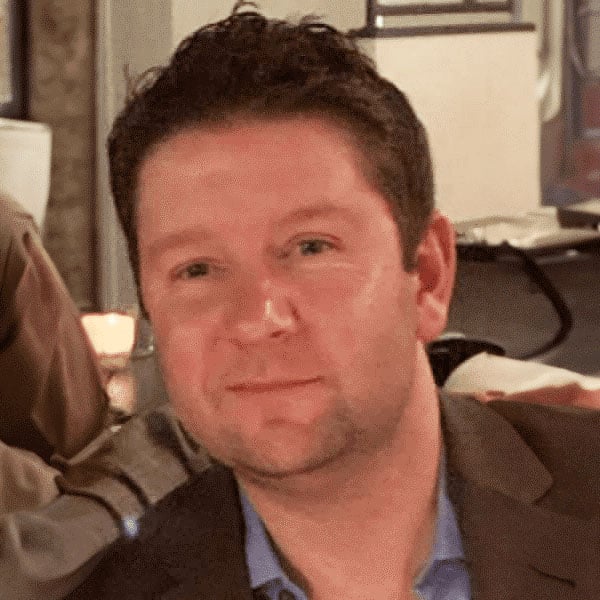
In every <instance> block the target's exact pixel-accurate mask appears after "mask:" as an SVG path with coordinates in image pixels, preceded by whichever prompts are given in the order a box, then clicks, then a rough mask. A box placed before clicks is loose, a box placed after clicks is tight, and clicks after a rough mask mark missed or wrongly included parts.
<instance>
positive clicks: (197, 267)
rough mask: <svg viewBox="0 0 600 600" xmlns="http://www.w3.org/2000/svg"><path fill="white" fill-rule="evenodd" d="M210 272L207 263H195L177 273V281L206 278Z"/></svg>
mask: <svg viewBox="0 0 600 600" xmlns="http://www.w3.org/2000/svg"><path fill="white" fill-rule="evenodd" d="M209 272H210V266H209V264H208V263H205V262H195V263H190V264H189V265H186V266H185V267H183V268H182V269H179V270H178V271H177V273H176V274H175V275H176V278H177V279H201V278H202V277H206V276H207V275H208V274H209Z"/></svg>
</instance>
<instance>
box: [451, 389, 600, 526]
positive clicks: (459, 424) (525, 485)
mask: <svg viewBox="0 0 600 600" xmlns="http://www.w3.org/2000/svg"><path fill="white" fill-rule="evenodd" d="M441 410H442V423H443V427H444V438H445V443H446V448H447V452H448V454H449V459H450V462H451V464H452V465H453V466H454V467H455V469H456V471H457V472H458V473H459V474H460V476H461V477H462V478H464V479H465V480H467V481H471V482H476V483H477V484H478V485H479V486H481V487H486V488H492V489H497V490H499V491H502V492H503V493H508V494H509V495H511V494H512V495H514V496H515V497H521V498H524V497H529V498H530V500H534V501H540V500H541V498H542V497H543V503H549V508H551V509H552V510H554V511H556V512H565V513H571V514H577V515H579V516H582V517H585V516H588V517H591V516H598V514H599V508H598V507H600V462H599V461H598V456H599V455H600V411H597V410H590V409H585V408H577V407H570V406H546V405H543V404H527V403H524V402H512V401H505V400H499V401H493V402H488V403H485V404H484V403H481V402H479V401H478V400H476V399H473V398H470V397H466V396H456V395H444V396H442V398H441ZM507 490H508V492H507Z"/></svg>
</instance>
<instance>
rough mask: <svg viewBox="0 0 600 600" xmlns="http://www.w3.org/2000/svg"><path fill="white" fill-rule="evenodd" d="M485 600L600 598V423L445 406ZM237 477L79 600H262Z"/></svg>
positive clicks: (121, 551)
mask: <svg viewBox="0 0 600 600" xmlns="http://www.w3.org/2000/svg"><path fill="white" fill-rule="evenodd" d="M441 412H442V421H443V428H444V439H445V445H446V452H447V457H448V469H449V476H448V482H449V493H450V497H451V500H452V502H453V504H454V506H455V508H456V510H457V515H458V519H459V524H460V528H461V531H462V535H463V542H464V546H465V552H466V555H467V561H468V569H469V572H470V575H471V578H472V591H473V598H474V599H475V600H527V599H535V600H545V599H546V600H557V599H560V600H575V599H577V600H586V599H587V600H597V599H598V598H599V597H600V521H599V519H600V412H595V411H589V410H585V409H576V408H558V407H548V406H536V405H527V404H519V403H513V402H502V401H497V402H491V403H489V404H487V405H486V404H481V403H480V402H478V401H476V400H473V399H470V398H464V397H445V398H443V399H442V401H441ZM243 539H244V529H243V519H242V516H241V513H240V506H239V499H238V495H237V487H236V484H235V480H234V478H233V475H232V474H231V472H230V471H229V470H228V469H226V468H225V467H223V466H221V465H218V464H213V465H212V466H209V467H207V468H205V469H204V470H203V471H201V472H200V473H199V474H197V475H195V476H194V477H193V478H192V479H191V480H190V481H189V482H188V483H187V484H185V485H184V486H182V487H180V488H179V489H177V490H176V491H175V492H174V493H172V494H171V495H170V496H168V497H167V498H166V499H165V500H163V501H162V502H161V503H159V504H158V505H157V507H156V508H155V509H153V510H151V511H149V512H148V513H147V514H146V516H145V518H144V519H143V520H142V522H141V529H140V533H139V535H138V536H137V537H135V538H133V539H132V540H124V541H121V542H119V543H118V544H117V545H116V546H115V547H114V548H113V549H112V550H111V551H110V552H109V554H108V556H107V557H106V558H105V559H104V560H103V561H102V562H101V564H100V565H99V567H98V568H97V569H96V570H95V571H94V573H93V574H92V576H91V577H90V578H89V579H88V580H87V581H86V582H85V583H84V584H83V585H82V586H80V587H79V588H78V589H77V590H76V591H75V592H73V594H72V595H71V596H69V598H71V599H78V600H86V599H90V600H92V599H93V600H102V599H104V600H111V599H115V600H117V599H118V600H121V599H122V598H127V599H128V600H136V599H137V600H142V599H144V600H148V599H151V598H152V599H156V600H159V599H160V600H194V599H198V600H200V599H202V600H209V599H210V600H251V598H252V593H251V590H250V588H249V584H248V574H247V569H246V565H245V558H244V546H243Z"/></svg>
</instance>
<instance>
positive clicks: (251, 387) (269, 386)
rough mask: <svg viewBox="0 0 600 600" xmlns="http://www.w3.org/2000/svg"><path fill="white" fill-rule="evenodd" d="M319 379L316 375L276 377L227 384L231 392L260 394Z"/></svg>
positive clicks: (290, 387)
mask: <svg viewBox="0 0 600 600" xmlns="http://www.w3.org/2000/svg"><path fill="white" fill-rule="evenodd" d="M318 380H319V378H318V377H313V378H310V379H277V380H271V381H244V382H241V383H236V384H234V385H229V386H227V389H228V390H229V391H232V392H238V393H240V392H242V393H254V394H260V393H264V392H285V391H289V390H294V389H297V388H301V387H303V386H306V385H310V384H311V383H315V382H317V381H318Z"/></svg>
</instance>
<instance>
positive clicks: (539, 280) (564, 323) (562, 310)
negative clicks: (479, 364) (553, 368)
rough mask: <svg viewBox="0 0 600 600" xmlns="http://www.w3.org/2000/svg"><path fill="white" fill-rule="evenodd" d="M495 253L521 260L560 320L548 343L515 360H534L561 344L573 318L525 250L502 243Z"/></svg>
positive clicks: (558, 294)
mask: <svg viewBox="0 0 600 600" xmlns="http://www.w3.org/2000/svg"><path fill="white" fill-rule="evenodd" d="M497 251H498V252H508V253H510V254H514V255H515V256H517V257H518V258H519V259H520V260H521V263H522V265H523V268H524V269H525V272H526V273H527V275H528V276H529V278H530V279H531V281H533V282H534V283H535V284H536V285H537V286H538V287H539V288H540V289H541V290H542V292H544V295H545V296H546V298H548V300H549V301H550V303H551V304H552V307H553V308H554V310H555V311H556V314H557V315H558V318H559V319H560V327H559V329H558V331H557V332H556V334H555V335H554V337H553V338H552V339H551V340H550V341H549V342H547V343H546V344H544V345H542V346H540V347H539V348H537V349H536V350H533V351H531V352H527V353H526V354H523V355H521V356H518V357H517V358H518V359H520V360H529V359H531V358H535V357H536V356H540V355H541V354H545V353H546V352H548V351H549V350H552V349H553V348H555V347H556V346H558V345H559V344H560V343H562V342H563V341H564V340H565V339H566V338H567V336H568V335H569V333H570V331H571V329H572V328H573V316H572V314H571V310H570V309H569V307H568V306H567V304H566V302H565V301H564V300H563V297H562V296H561V294H560V292H559V291H558V290H557V289H556V287H554V284H553V283H552V282H551V281H550V279H548V277H547V276H546V274H545V273H544V271H543V270H542V269H541V268H540V267H539V265H538V264H537V262H536V261H535V260H534V259H533V258H532V257H531V256H530V255H529V254H528V253H527V252H526V251H525V250H522V249H521V248H517V247H515V246H512V245H511V244H509V243H508V242H503V243H502V244H501V245H500V246H498V248H497Z"/></svg>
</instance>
